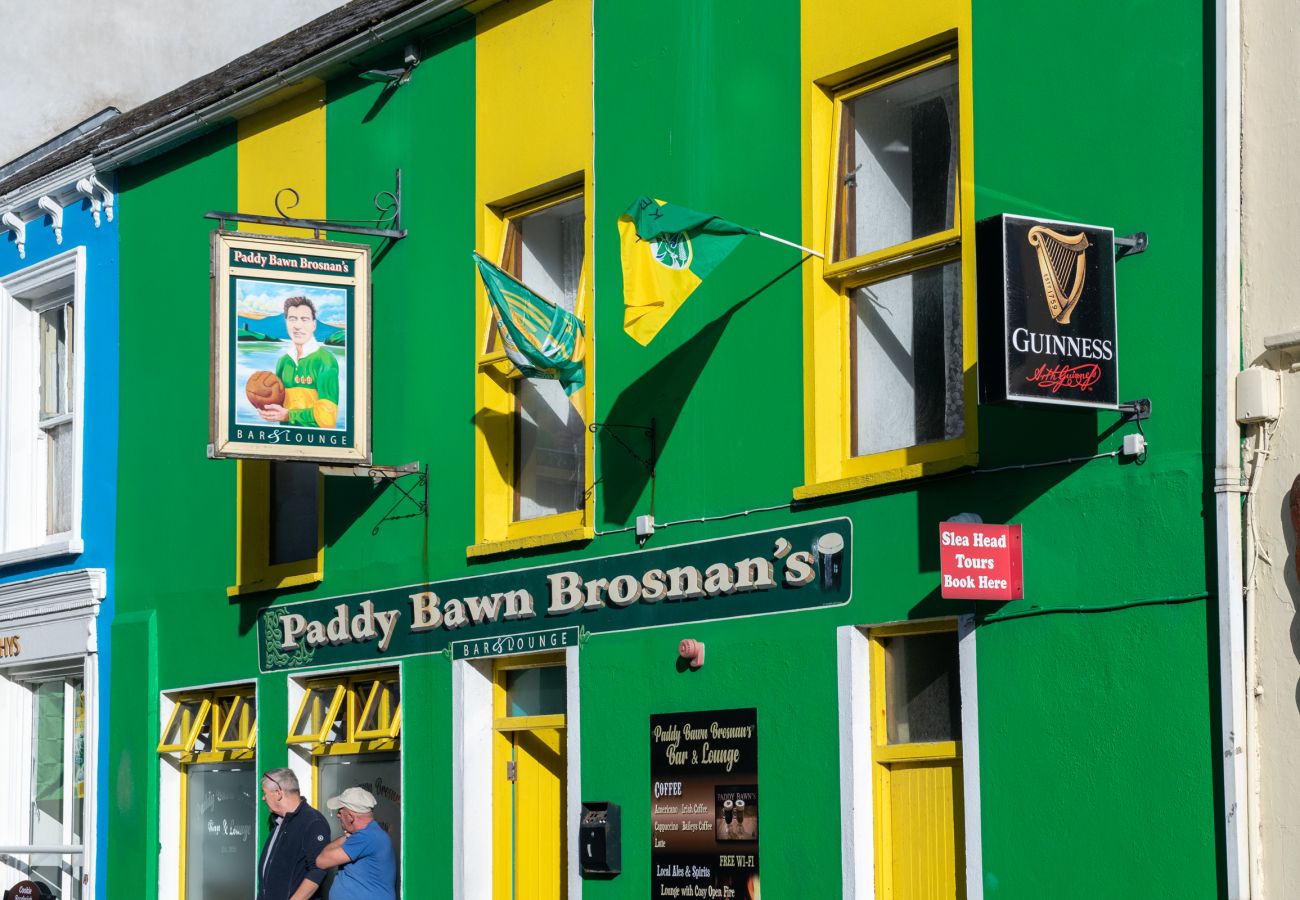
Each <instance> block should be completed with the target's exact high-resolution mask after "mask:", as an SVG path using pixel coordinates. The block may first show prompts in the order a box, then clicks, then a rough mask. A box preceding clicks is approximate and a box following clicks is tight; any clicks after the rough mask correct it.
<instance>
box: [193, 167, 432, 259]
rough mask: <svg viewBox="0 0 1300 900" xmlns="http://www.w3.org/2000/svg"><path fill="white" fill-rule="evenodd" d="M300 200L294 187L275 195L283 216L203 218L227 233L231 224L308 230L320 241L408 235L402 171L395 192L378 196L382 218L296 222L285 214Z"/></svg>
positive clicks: (217, 215) (212, 215) (209, 215)
mask: <svg viewBox="0 0 1300 900" xmlns="http://www.w3.org/2000/svg"><path fill="white" fill-rule="evenodd" d="M285 194H291V195H292V196H293V202H292V203H289V204H288V205H287V206H286V207H284V208H281V206H280V198H281V197H282V196H283V195H285ZM298 200H299V195H298V192H297V191H296V190H294V189H293V188H291V187H286V188H280V190H278V191H276V193H275V211H276V212H277V213H279V214H280V215H279V216H258V215H253V214H252V213H240V212H221V211H219V210H212V211H210V212H207V213H204V214H203V218H205V219H216V220H217V221H219V222H220V223H221V227H222V229H225V227H226V223H227V222H247V223H249V224H252V225H278V226H281V227H289V228H306V229H310V230H312V231H314V232H315V233H316V237H317V239H319V238H320V236H321V232H322V231H333V232H337V233H340V234H361V235H365V236H367V237H380V238H388V239H389V240H393V241H400V240H401V239H402V238H404V237H406V235H407V231H406V229H405V228H403V227H402V170H401V169H398V170H397V171H396V173H395V174H394V182H393V190H391V191H380V192H379V193H377V194H375V199H374V203H375V209H376V210H378V212H379V217H378V218H376V219H295V218H293V217H291V216H290V215H289V214H288V213H287V212H285V209H293V208H294V207H295V206H297V205H298ZM362 223H368V224H362Z"/></svg>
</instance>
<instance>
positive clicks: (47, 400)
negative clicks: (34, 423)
mask: <svg viewBox="0 0 1300 900" xmlns="http://www.w3.org/2000/svg"><path fill="white" fill-rule="evenodd" d="M71 319H72V307H71V306H70V305H64V306H56V307H54V308H53V309H47V310H45V312H43V313H41V315H40V325H39V326H38V327H39V330H40V340H41V418H42V419H48V418H50V417H51V416H59V415H62V414H64V413H66V412H71V409H72V407H71V403H70V397H71V392H70V390H69V385H70V383H71V371H72V366H71V365H70V362H71V360H70V358H69V357H70V349H71V344H70V343H69V340H68V334H69V330H70V329H69V326H70V325H71Z"/></svg>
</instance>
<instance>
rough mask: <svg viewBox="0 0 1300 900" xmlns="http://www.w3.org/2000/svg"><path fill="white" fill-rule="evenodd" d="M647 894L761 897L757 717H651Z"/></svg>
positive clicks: (726, 899) (742, 712) (740, 713)
mask: <svg viewBox="0 0 1300 900" xmlns="http://www.w3.org/2000/svg"><path fill="white" fill-rule="evenodd" d="M650 895H651V896H652V897H717V898H720V900H757V898H758V897H759V896H760V889H759V877H758V712H757V710H755V709H724V710H713V711H708V712H686V713H670V714H665V715H654V716H651V717H650Z"/></svg>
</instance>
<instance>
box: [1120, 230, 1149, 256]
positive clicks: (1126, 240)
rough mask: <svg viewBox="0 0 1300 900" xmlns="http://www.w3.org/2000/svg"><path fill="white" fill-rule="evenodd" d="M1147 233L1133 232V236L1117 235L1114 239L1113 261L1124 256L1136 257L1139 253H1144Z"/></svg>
mask: <svg viewBox="0 0 1300 900" xmlns="http://www.w3.org/2000/svg"><path fill="white" fill-rule="evenodd" d="M1146 249H1147V233H1146V232H1145V231H1135V232H1134V233H1133V234H1125V235H1119V236H1117V237H1116V238H1115V259H1117V260H1120V259H1123V258H1124V257H1126V256H1137V255H1138V254H1139V253H1144V252H1146Z"/></svg>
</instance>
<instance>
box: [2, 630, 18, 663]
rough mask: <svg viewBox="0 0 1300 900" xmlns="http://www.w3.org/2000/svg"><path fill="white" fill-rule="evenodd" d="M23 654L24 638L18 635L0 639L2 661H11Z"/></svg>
mask: <svg viewBox="0 0 1300 900" xmlns="http://www.w3.org/2000/svg"><path fill="white" fill-rule="evenodd" d="M22 652H23V642H22V638H21V637H19V636H18V635H16V634H10V635H6V636H4V637H0V659H11V658H12V657H15V656H17V655H18V654H20V653H22Z"/></svg>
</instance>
